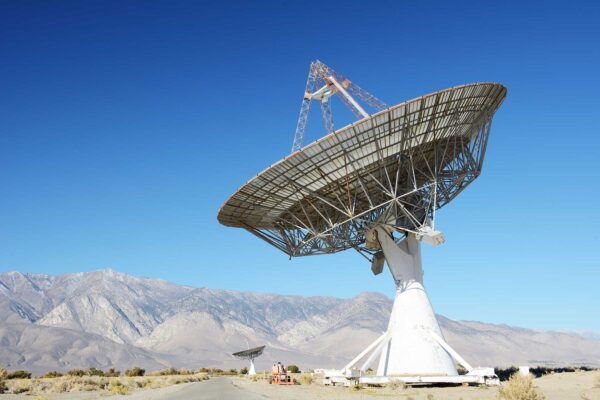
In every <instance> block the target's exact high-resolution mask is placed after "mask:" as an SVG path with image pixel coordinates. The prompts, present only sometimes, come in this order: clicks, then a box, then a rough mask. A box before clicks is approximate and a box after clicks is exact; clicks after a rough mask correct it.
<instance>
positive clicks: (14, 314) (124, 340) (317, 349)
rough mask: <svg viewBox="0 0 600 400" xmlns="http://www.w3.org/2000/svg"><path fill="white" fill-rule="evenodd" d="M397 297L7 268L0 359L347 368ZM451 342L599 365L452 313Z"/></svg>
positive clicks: (468, 351) (508, 359)
mask: <svg viewBox="0 0 600 400" xmlns="http://www.w3.org/2000/svg"><path fill="white" fill-rule="evenodd" d="M391 305H392V302H391V300H390V299H389V298H387V297H386V296H384V295H382V294H379V293H362V294H360V295H358V296H356V297H354V298H351V299H338V298H333V297H300V296H283V295H276V294H259V293H248V292H235V291H227V290H215V289H206V288H192V287H187V286H178V285H175V284H172V283H169V282H166V281H162V280H158V279H147V278H140V277H134V276H130V275H127V274H123V273H118V272H114V271H111V270H102V271H95V272H89V273H77V274H66V275H60V276H49V275H39V274H22V273H20V272H5V273H0V319H1V320H2V321H3V323H2V324H0V365H4V366H5V367H7V368H9V369H29V370H32V371H34V372H35V373H39V372H42V371H46V370H51V369H58V370H66V369H70V368H76V367H82V368H87V367H91V366H94V367H97V368H108V367H117V368H121V369H122V368H126V367H131V366H132V365H140V366H143V367H146V368H147V369H158V368H163V367H165V366H170V365H174V366H180V367H201V366H214V367H240V366H241V365H243V363H240V362H239V361H237V360H235V359H233V358H232V357H231V355H230V354H231V353H232V352H234V351H237V350H240V349H243V348H245V347H246V346H248V345H250V346H254V345H262V344H266V345H267V349H266V351H265V355H264V356H263V357H261V358H260V359H259V360H258V363H257V364H258V367H259V368H264V367H266V366H267V365H269V364H270V363H272V362H273V361H275V360H281V361H282V362H285V363H292V362H293V363H296V364H299V365H301V366H302V367H305V368H306V367H341V366H343V365H344V363H345V362H347V361H348V360H350V359H351V358H352V357H353V356H355V355H356V354H357V353H358V352H360V351H361V350H362V349H363V348H364V347H365V346H366V345H368V344H369V343H370V342H371V341H372V340H374V339H375V338H376V337H377V336H378V335H380V333H381V332H383V331H384V330H385V328H386V325H387V320H388V317H389V313H390V310H391ZM439 321H440V324H441V326H442V329H443V331H444V335H445V337H446V339H447V341H448V342H449V343H450V344H451V345H452V346H453V347H454V348H455V349H456V350H457V351H458V352H459V353H461V354H462V355H463V356H464V357H465V358H466V359H467V360H468V361H470V362H471V363H472V364H473V365H482V366H508V365H513V364H514V365H518V364H528V365H548V366H555V365H566V364H585V365H590V366H597V367H600V341H597V340H592V339H586V338H584V337H583V336H581V335H577V334H572V333H565V332H549V331H534V330H530V329H523V328H515V327H510V326H506V325H492V324H486V323H482V322H473V321H452V320H449V319H447V318H444V317H442V316H439Z"/></svg>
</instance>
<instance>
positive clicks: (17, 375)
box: [6, 370, 31, 379]
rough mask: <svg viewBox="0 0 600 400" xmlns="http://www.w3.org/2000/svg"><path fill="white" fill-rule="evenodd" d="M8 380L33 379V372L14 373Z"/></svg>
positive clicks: (8, 376)
mask: <svg viewBox="0 0 600 400" xmlns="http://www.w3.org/2000/svg"><path fill="white" fill-rule="evenodd" d="M6 379H31V372H29V371H23V370H18V371H13V372H10V373H9V374H8V375H7V376H6Z"/></svg>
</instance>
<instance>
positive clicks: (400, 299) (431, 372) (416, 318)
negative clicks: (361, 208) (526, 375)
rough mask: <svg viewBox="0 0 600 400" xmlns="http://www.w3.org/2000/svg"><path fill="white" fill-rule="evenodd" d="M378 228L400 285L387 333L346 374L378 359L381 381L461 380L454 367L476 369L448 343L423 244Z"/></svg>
mask: <svg viewBox="0 0 600 400" xmlns="http://www.w3.org/2000/svg"><path fill="white" fill-rule="evenodd" d="M374 229H375V231H376V235H377V241H378V242H379V245H380V246H381V249H382V250H383V254H384V256H385V259H386V261H387V264H388V267H389V269H390V272H391V273H392V277H393V278H394V281H395V283H396V297H395V300H394V305H393V308H392V314H391V316H390V321H389V324H388V329H387V332H385V333H384V334H383V335H381V336H380V337H379V338H378V339H377V340H376V341H375V342H373V343H372V344H371V345H370V346H369V347H367V348H366V349H365V351H363V352H362V353H361V354H359V355H358V356H357V357H356V358H355V359H354V360H352V361H351V362H350V363H349V364H348V365H346V367H345V368H344V372H345V373H349V372H350V371H351V370H353V369H354V370H356V369H359V370H362V371H365V370H366V369H367V368H368V367H369V365H370V364H373V361H375V359H377V357H379V363H378V364H377V376H382V377H383V376H438V377H442V376H456V375H458V373H457V371H456V366H455V362H456V363H459V364H461V365H462V366H463V367H465V368H466V369H467V370H469V371H470V370H472V367H471V366H470V365H469V364H468V363H467V362H466V361H465V360H464V359H463V358H462V357H460V355H458V353H456V352H455V351H454V350H453V349H452V348H451V347H450V346H449V345H448V344H447V343H446V342H445V341H444V339H443V335H442V332H441V330H440V327H439V325H438V322H437V320H436V317H435V314H434V312H433V308H432V307H431V303H430V302H429V298H428V297H427V293H426V292H425V288H424V287H423V268H422V265H421V243H420V241H418V240H417V238H416V236H415V235H414V234H413V233H408V234H407V235H406V237H405V238H404V239H403V240H402V241H401V242H400V243H399V244H397V243H396V242H395V241H394V239H393V238H392V237H391V235H390V234H389V233H388V232H387V231H386V230H385V229H383V228H382V227H376V228H374ZM367 355H368V357H367ZM363 359H365V360H364V362H363V363H362V364H360V367H359V362H360V361H362V360H363Z"/></svg>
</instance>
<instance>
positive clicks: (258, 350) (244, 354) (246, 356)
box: [232, 346, 265, 375]
mask: <svg viewBox="0 0 600 400" xmlns="http://www.w3.org/2000/svg"><path fill="white" fill-rule="evenodd" d="M264 349H265V346H260V347H255V348H253V349H248V350H243V351H238V352H237V353H233V354H232V355H233V356H234V357H236V358H239V359H240V360H250V368H249V369H248V375H256V369H255V368H254V359H255V358H256V357H259V356H260V355H262V353H263V350H264Z"/></svg>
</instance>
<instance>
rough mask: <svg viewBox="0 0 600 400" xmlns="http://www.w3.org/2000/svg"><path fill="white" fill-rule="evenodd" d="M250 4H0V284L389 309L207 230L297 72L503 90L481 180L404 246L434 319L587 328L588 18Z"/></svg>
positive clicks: (348, 262) (562, 7) (592, 325)
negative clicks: (164, 289) (122, 278)
mask: <svg viewBox="0 0 600 400" xmlns="http://www.w3.org/2000/svg"><path fill="white" fill-rule="evenodd" d="M258 3H259V2H240V3H235V2H225V1H221V2H214V3H201V2H196V3H193V2H177V1H170V2H167V1H162V2H160V1H159V2H156V1H149V2H136V1H128V2H109V1H101V2H95V1H86V2H67V1H63V2H44V1H41V2H3V3H2V4H1V5H0V54H2V62H0V80H1V86H0V87H1V88H2V89H1V94H0V109H1V110H2V113H1V115H2V117H1V118H0V270H20V271H29V272H37V273H50V274H60V273H66V272H75V271H89V270H94V269H99V268H113V269H115V270H118V271H124V272H128V273H131V274H136V275H144V276H149V277H158V278H163V279H167V280H170V281H173V282H177V283H181V284H187V285H193V286H207V287H215V288H227V289H235V290H251V291H259V292H276V293H284V294H300V295H333V296H341V297H350V296H354V295H356V294H357V293H359V292H361V291H367V290H368V291H380V292H383V293H385V294H387V295H389V296H392V295H393V291H394V288H393V282H392V281H391V278H390V277H389V275H387V274H386V275H380V276H378V277H374V276H372V275H371V273H370V269H369V265H368V264H367V263H366V262H365V261H364V259H362V257H360V256H359V255H358V254H356V253H355V252H344V253H340V254H337V255H334V256H319V257H308V258H301V259H294V260H292V261H289V260H288V258H287V257H286V256H285V254H283V253H280V252H278V251H277V250H275V249H274V248H271V247H270V246H268V245H267V244H266V243H263V242H261V241H260V240H258V239H256V238H255V237H253V236H252V235H250V234H248V233H247V232H244V231H241V230H236V229H231V228H225V227H222V226H220V225H219V224H218V222H217V220H216V214H217V211H218V209H219V207H220V206H221V204H222V203H223V201H224V200H225V199H227V197H228V196H229V195H230V194H231V193H232V192H233V191H235V190H236V189H237V188H238V187H239V186H240V185H241V184H243V183H244V182H246V181H247V180H248V179H249V178H250V177H251V176H253V175H254V174H256V173H257V172H259V171H261V170H262V169H264V168H265V167H267V166H268V165H270V164H272V163H274V162H275V161H277V160H278V159H280V158H281V157H283V156H285V155H287V154H289V150H290V147H291V144H292V139H293V132H294V129H295V124H296V119H297V116H298V110H299V105H300V100H301V97H302V92H303V89H304V84H305V80H306V75H307V72H308V66H309V63H310V61H311V60H313V59H317V58H318V59H320V60H322V61H324V62H325V63H327V64H329V65H331V66H332V67H333V68H335V69H337V70H339V71H340V72H341V73H343V74H344V75H346V76H348V77H350V78H351V79H352V80H353V81H355V82H357V83H358V84H359V85H361V86H362V87H364V88H366V89H367V90H369V91H370V92H372V93H374V94H376V95H377V96H378V97H379V98H381V99H382V100H384V101H385V102H387V103H388V104H395V103H399V102H401V101H404V100H408V99H411V98H414V97H417V96H420V95H423V94H426V93H428V92H431V91H434V90H440V89H444V88H446V87H450V86H455V85H459V84H464V83H470V82H476V81H496V82H500V83H502V84H504V85H505V86H506V87H507V88H508V97H507V99H506V101H505V103H504V104H503V106H502V107H501V109H500V110H499V111H498V113H497V115H496V117H495V120H494V124H493V129H492V134H491V138H490V143H489V146H488V152H487V156H486V160H485V165H484V170H483V174H482V176H481V177H480V178H479V179H478V180H477V181H476V182H475V183H474V184H472V185H471V186H470V187H469V188H468V189H467V190H466V191H464V192H463V193H462V194H461V195H460V196H459V198H457V199H456V200H455V201H454V202H453V203H451V204H450V205H448V206H447V207H445V208H444V209H442V210H441V211H440V213H439V214H438V222H437V226H438V228H440V229H442V230H443V231H444V232H445V234H446V239H447V243H446V244H445V245H444V246H442V247H439V248H435V249H433V248H425V253H424V265H425V274H426V276H425V280H426V281H425V283H426V286H427V288H428V290H429V293H430V297H431V300H432V302H433V305H434V307H435V309H436V311H437V312H438V313H440V314H443V315H446V316H448V317H450V318H455V319H476V320H483V321H488V322H501V323H508V324H513V325H521V326H526V327H532V328H550V329H594V330H600V318H598V307H599V305H600V290H598V287H599V285H600V268H599V267H600V265H599V264H600V262H599V257H598V248H599V245H598V243H599V239H600V237H599V236H600V235H599V234H598V229H599V226H600V224H599V222H600V218H599V217H598V198H599V195H600V190H599V188H598V183H599V180H598V177H597V175H598V173H597V170H596V168H597V165H598V160H599V158H600V157H599V156H600V154H599V153H600V152H599V150H598V149H599V145H600V139H599V133H600V132H599V127H600V112H599V106H600V101H599V100H598V93H599V92H600V78H598V70H600V62H599V61H600V51H599V50H598V43H599V41H600V28H599V23H598V21H600V6H598V5H597V3H595V2H587V3H586V2H578V1H571V2H564V3H554V2H535V3H534V2H532V3H530V2H525V1H519V2H515V3H512V4H511V3H510V2H481V1H476V2H475V1H473V2H447V3H446V2H440V3H436V2H427V1H424V2H398V1H389V2H376V3H375V2H374V3H373V4H371V5H369V2H364V1H362V2H351V1H345V2H340V3H336V2H325V1H320V2H309V1H302V2H283V1H280V2H271V3H267V2H263V3H260V4H258ZM312 117H313V118H312V119H311V123H309V132H308V134H307V140H314V139H316V138H317V137H319V136H320V135H322V128H321V126H322V125H321V122H320V116H319V115H318V114H313V115H312ZM338 126H339V125H338Z"/></svg>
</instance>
